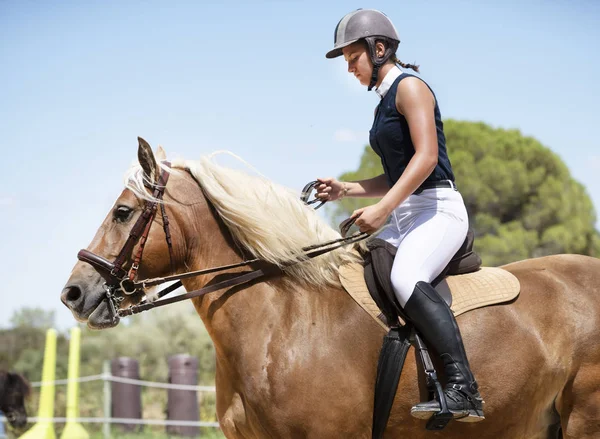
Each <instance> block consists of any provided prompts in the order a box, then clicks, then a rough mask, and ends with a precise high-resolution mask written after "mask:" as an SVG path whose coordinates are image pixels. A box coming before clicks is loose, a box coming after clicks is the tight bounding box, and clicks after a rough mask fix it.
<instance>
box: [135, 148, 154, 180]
mask: <svg viewBox="0 0 600 439" xmlns="http://www.w3.org/2000/svg"><path fill="white" fill-rule="evenodd" d="M138 144H139V146H138V161H139V162H140V165H141V166H142V169H143V170H144V174H146V179H147V180H148V181H149V182H151V183H156V180H157V176H158V173H157V170H158V165H157V164H156V159H155V158H154V153H153V152H152V148H150V145H148V142H146V141H145V140H144V139H142V138H141V137H138Z"/></svg>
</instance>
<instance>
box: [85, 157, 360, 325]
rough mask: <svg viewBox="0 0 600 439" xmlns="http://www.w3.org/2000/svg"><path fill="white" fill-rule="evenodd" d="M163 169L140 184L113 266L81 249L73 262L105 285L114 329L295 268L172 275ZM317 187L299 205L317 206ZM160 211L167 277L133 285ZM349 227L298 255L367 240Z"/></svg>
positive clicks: (258, 263)
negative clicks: (190, 286)
mask: <svg viewBox="0 0 600 439" xmlns="http://www.w3.org/2000/svg"><path fill="white" fill-rule="evenodd" d="M164 164H165V165H166V166H165V168H163V169H162V170H161V173H160V176H159V178H158V181H157V182H156V183H154V184H146V183H145V185H146V187H148V189H150V190H152V191H153V192H152V197H151V198H150V199H146V201H145V204H144V209H143V211H142V214H141V215H140V216H139V217H138V219H137V221H136V222H135V224H134V225H133V228H132V229H131V231H130V232H129V236H128V237H127V241H125V244H124V245H123V248H122V249H121V251H120V252H119V254H118V255H117V257H116V258H115V260H114V262H110V261H109V260H107V259H106V258H104V257H102V256H99V255H97V254H95V253H92V252H91V251H89V250H85V249H82V250H80V251H79V252H78V253H77V259H79V260H80V261H82V262H85V263H87V264H89V265H91V266H92V267H93V268H94V269H95V270H96V271H97V272H98V274H100V276H102V278H103V279H104V281H105V282H104V284H103V288H104V290H105V291H106V300H107V302H108V307H109V312H110V314H111V320H112V323H113V324H117V323H118V322H119V319H120V317H125V316H129V315H133V314H137V313H140V312H142V311H146V310H148V309H152V308H157V307H159V306H164V305H168V304H170V303H174V302H179V301H181V300H187V299H191V298H194V297H201V296H204V295H205V294H208V293H211V292H214V291H218V290H221V289H224V288H230V287H234V286H237V285H241V284H246V283H248V282H250V281H252V280H254V279H258V278H259V277H266V276H270V275H274V274H280V273H281V272H282V268H286V267H288V266H291V265H293V264H296V263H298V262H296V261H291V262H290V263H288V264H284V267H278V266H276V265H274V264H270V263H267V262H265V261H262V260H260V259H249V260H245V261H242V262H239V263H236V264H230V265H222V266H220V267H213V268H207V269H203V270H196V271H190V272H186V273H181V274H175V267H174V263H173V243H172V239H171V233H170V230H169V218H168V217H167V213H166V210H165V206H164V203H163V196H164V193H165V189H166V186H167V182H168V180H169V171H168V170H167V168H170V163H169V162H164ZM317 184H318V182H316V181H313V182H310V183H308V184H307V185H306V186H305V187H304V189H303V190H302V195H301V200H302V201H304V202H305V203H306V204H307V205H311V204H314V203H315V202H317V201H320V200H317V199H314V200H309V197H310V193H311V191H312V190H313V189H314V188H315V186H316V185H317ZM207 201H208V198H207ZM209 202H210V201H209ZM320 203H321V204H319V205H318V206H316V209H318V208H319V207H321V206H322V205H323V204H324V201H320ZM159 206H160V210H161V215H162V220H163V229H164V232H165V239H166V241H167V246H168V248H169V259H170V265H171V273H172V274H171V275H170V276H166V277H157V278H153V279H144V280H141V281H136V277H137V272H138V269H139V266H140V262H141V260H142V254H143V252H144V246H145V245H146V241H147V239H148V235H149V233H150V228H151V227H152V224H153V223H154V218H155V217H156V213H157V210H158V207H159ZM353 222H354V221H353V219H349V220H346V221H344V222H343V223H342V224H341V225H340V227H341V229H342V238H340V239H335V240H332V241H327V242H324V243H321V244H316V245H312V246H308V247H304V248H303V251H304V253H303V254H302V256H303V258H306V259H312V258H315V257H317V256H320V255H322V254H324V253H327V252H330V251H332V250H335V249H337V248H340V247H342V246H345V245H349V244H353V243H355V242H358V241H361V240H363V239H365V238H367V237H368V234H366V233H356V234H354V235H352V236H349V237H346V233H347V232H348V229H349V228H350V226H351V225H352V223H353ZM138 242H139V247H138V250H137V252H136V254H135V256H134V258H133V262H132V264H131V266H130V268H129V269H128V270H126V269H125V268H124V265H125V261H126V260H127V257H128V255H130V254H131V253H132V252H133V250H134V248H135V246H136V245H137V243H138ZM252 265H254V266H255V267H256V268H254V269H253V270H252V271H249V272H242V273H236V274H235V275H234V276H233V277H231V278H229V279H227V280H223V281H220V282H215V283H212V281H211V282H209V283H208V284H207V285H206V286H205V287H203V288H200V289H198V290H194V291H190V292H188V293H185V294H180V295H178V296H175V297H171V298H168V299H162V300H155V301H152V302H150V301H148V300H144V301H142V302H141V303H139V304H137V305H131V306H129V307H128V308H121V302H123V300H125V298H126V297H127V296H130V295H132V294H134V293H137V292H141V293H145V292H146V290H147V288H150V287H153V286H156V285H160V284H163V283H166V282H170V281H174V280H175V281H177V282H175V283H174V284H172V285H170V286H168V287H167V288H165V289H163V290H161V291H160V292H158V293H157V295H156V296H157V298H158V299H160V298H162V297H164V296H166V295H167V294H169V293H170V292H172V291H174V290H176V289H177V288H179V287H180V286H182V282H181V279H186V278H190V277H196V276H201V275H204V274H209V273H216V272H220V271H226V270H230V269H232V268H238V267H243V266H252ZM213 280H215V279H213Z"/></svg>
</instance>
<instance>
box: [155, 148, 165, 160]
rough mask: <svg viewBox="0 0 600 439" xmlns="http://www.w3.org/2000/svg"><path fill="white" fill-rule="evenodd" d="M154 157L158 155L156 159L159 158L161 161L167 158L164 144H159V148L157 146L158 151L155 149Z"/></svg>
mask: <svg viewBox="0 0 600 439" xmlns="http://www.w3.org/2000/svg"><path fill="white" fill-rule="evenodd" d="M154 157H156V160H158V161H159V162H160V161H163V160H167V153H166V152H165V150H164V149H163V147H162V146H160V145H158V148H156V151H154Z"/></svg>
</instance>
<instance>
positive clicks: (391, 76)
mask: <svg viewBox="0 0 600 439" xmlns="http://www.w3.org/2000/svg"><path fill="white" fill-rule="evenodd" d="M401 74H402V70H400V69H399V68H398V66H393V67H392V68H391V69H390V71H389V72H387V73H386V75H385V78H383V81H381V84H380V85H379V87H377V88H376V89H375V92H376V93H377V94H378V95H379V97H380V98H381V99H383V98H384V97H385V95H386V94H387V92H388V90H389V89H390V87H391V86H392V84H393V83H394V81H395V80H396V79H397V78H398V76H400V75H401Z"/></svg>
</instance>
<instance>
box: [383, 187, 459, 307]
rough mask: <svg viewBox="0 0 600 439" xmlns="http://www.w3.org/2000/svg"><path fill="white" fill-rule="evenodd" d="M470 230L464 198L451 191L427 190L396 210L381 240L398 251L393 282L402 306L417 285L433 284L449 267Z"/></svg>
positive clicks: (411, 197) (455, 191) (413, 196)
mask: <svg viewBox="0 0 600 439" xmlns="http://www.w3.org/2000/svg"><path fill="white" fill-rule="evenodd" d="M468 229H469V217H468V216H467V209H466V208H465V203H464V201H463V198H462V196H461V195H460V192H458V191H457V190H454V189H451V188H436V189H426V190H424V191H423V192H421V193H420V194H419V195H414V194H413V195H411V196H409V197H408V198H407V199H406V200H405V201H404V202H403V203H402V204H400V205H399V206H398V207H396V209H394V211H393V212H392V215H391V218H390V223H389V225H387V226H386V228H384V229H383V231H382V232H380V233H379V234H378V236H377V237H378V238H380V239H383V240H385V241H387V242H389V243H390V244H392V245H393V246H394V247H397V248H398V252H397V253H396V257H395V258H394V265H393V267H392V279H391V280H392V286H393V288H394V293H395V294H396V297H397V298H398V301H399V302H400V305H402V307H404V305H405V304H406V302H407V301H408V299H409V298H410V296H411V295H412V293H413V290H414V288H415V285H416V284H417V282H420V281H423V282H428V283H430V282H431V281H433V280H434V279H435V278H436V277H437V276H438V275H439V274H440V273H441V272H442V270H443V269H444V268H445V267H446V266H447V265H448V263H449V262H450V260H451V259H452V257H453V256H454V255H455V254H456V252H457V251H458V249H459V248H460V246H461V245H462V244H463V242H464V241H465V238H466V236H467V231H468Z"/></svg>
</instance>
